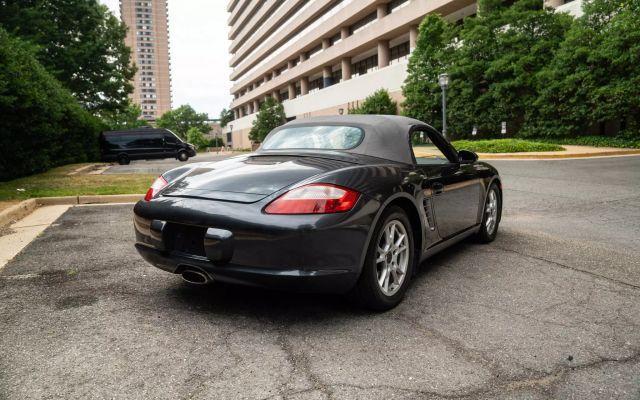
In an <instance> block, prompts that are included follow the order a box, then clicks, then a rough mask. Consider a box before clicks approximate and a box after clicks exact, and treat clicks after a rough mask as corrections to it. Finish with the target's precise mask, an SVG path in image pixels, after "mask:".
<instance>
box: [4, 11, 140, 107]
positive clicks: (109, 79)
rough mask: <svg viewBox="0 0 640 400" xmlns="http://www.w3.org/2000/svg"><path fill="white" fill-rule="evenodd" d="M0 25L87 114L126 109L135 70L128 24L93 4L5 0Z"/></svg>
mask: <svg viewBox="0 0 640 400" xmlns="http://www.w3.org/2000/svg"><path fill="white" fill-rule="evenodd" d="M0 25H2V26H3V27H4V28H5V29H6V30H8V31H9V33H11V34H13V35H15V36H18V37H20V38H22V39H24V40H27V41H29V42H31V43H33V44H35V45H37V46H38V50H37V53H36V56H37V58H38V60H39V61H40V63H41V64H42V65H43V66H44V67H45V68H46V69H47V70H48V71H49V72H50V73H51V74H52V75H53V76H54V77H55V78H56V79H58V80H59V81H60V82H61V83H62V84H63V85H64V86H65V87H66V88H67V89H69V90H70V91H71V93H72V94H73V95H74V96H75V97H76V99H78V100H79V101H80V102H81V103H82V104H83V106H84V107H85V108H86V109H87V110H90V111H95V110H100V111H113V110H124V109H125V108H126V106H127V101H128V95H129V94H130V93H131V92H132V91H133V86H132V85H131V80H132V79H133V76H134V74H135V67H134V66H133V65H132V63H131V50H130V49H129V48H128V47H126V46H125V44H124V38H125V36H126V26H125V25H124V24H123V23H121V22H120V21H119V20H118V19H117V18H116V17H115V16H114V15H113V14H112V13H111V12H109V10H108V9H107V7H106V6H103V5H100V4H98V2H97V0H3V1H0Z"/></svg>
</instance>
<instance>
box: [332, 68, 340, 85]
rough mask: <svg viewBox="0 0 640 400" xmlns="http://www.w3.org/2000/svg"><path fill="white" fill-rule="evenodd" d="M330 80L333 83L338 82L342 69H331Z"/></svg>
mask: <svg viewBox="0 0 640 400" xmlns="http://www.w3.org/2000/svg"><path fill="white" fill-rule="evenodd" d="M331 80H332V81H333V84H334V85H335V84H336V83H340V82H342V70H341V69H339V70H337V71H333V72H332V73H331Z"/></svg>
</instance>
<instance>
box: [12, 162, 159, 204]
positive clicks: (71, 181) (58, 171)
mask: <svg viewBox="0 0 640 400" xmlns="http://www.w3.org/2000/svg"><path fill="white" fill-rule="evenodd" d="M84 165H88V164H72V165H65V166H63V167H59V168H54V169H52V170H50V171H47V172H45V173H42V174H37V175H32V176H28V177H25V178H19V179H15V180H13V181H8V182H0V201H7V200H24V199H29V198H32V197H53V196H80V195H100V194H139V193H145V192H146V191H147V189H149V186H151V183H152V182H153V180H154V179H155V178H156V176H155V175H143V174H126V175H125V174H123V175H91V174H86V173H82V172H81V173H78V174H76V175H69V173H70V172H72V171H75V170H76V169H78V168H80V167H82V166H84ZM18 189H24V190H18Z"/></svg>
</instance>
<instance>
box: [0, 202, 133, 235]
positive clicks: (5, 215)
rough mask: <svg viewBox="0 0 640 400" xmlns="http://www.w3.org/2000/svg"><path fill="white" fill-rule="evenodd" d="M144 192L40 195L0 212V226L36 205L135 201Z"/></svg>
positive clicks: (24, 213) (9, 223) (16, 218)
mask: <svg viewBox="0 0 640 400" xmlns="http://www.w3.org/2000/svg"><path fill="white" fill-rule="evenodd" d="M143 198H144V194H115V195H103V196H98V195H97V196H67V197H40V198H35V199H29V200H25V201H23V202H20V203H18V204H16V205H15V206H11V207H9V208H7V209H6V210H4V211H2V212H0V228H4V227H5V226H9V225H11V224H13V223H15V222H16V221H19V220H21V219H22V218H24V217H26V216H27V215H29V214H31V213H32V212H33V210H35V209H36V208H37V207H38V206H54V205H83V204H109V203H135V202H137V201H138V200H142V199H143Z"/></svg>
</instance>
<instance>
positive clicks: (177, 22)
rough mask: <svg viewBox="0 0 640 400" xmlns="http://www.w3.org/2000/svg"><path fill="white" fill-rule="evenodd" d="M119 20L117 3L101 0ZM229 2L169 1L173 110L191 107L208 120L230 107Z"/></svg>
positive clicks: (203, 0) (116, 1) (209, 0)
mask: <svg viewBox="0 0 640 400" xmlns="http://www.w3.org/2000/svg"><path fill="white" fill-rule="evenodd" d="M99 1H100V2H101V3H103V4H105V5H107V6H108V7H109V8H110V9H111V10H112V11H113V12H114V14H116V15H117V16H118V17H119V16H120V10H119V2H118V0H99ZM226 5H227V1H223V0H169V36H170V41H171V43H170V46H171V50H170V51H171V78H172V93H173V107H174V108H175V107H179V106H181V105H183V104H190V105H191V106H193V108H195V109H196V111H198V112H206V113H208V114H209V118H218V117H219V115H220V111H221V110H222V109H223V108H225V107H227V108H228V107H229V103H230V102H231V95H230V94H229V90H230V88H231V82H230V81H229V75H230V74H231V69H230V68H229V57H230V56H229V51H228V48H229V41H228V40H227V34H228V30H227V17H228V14H227V11H226Z"/></svg>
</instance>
